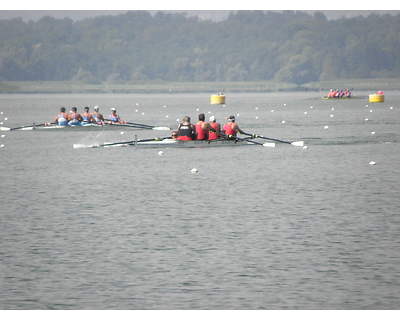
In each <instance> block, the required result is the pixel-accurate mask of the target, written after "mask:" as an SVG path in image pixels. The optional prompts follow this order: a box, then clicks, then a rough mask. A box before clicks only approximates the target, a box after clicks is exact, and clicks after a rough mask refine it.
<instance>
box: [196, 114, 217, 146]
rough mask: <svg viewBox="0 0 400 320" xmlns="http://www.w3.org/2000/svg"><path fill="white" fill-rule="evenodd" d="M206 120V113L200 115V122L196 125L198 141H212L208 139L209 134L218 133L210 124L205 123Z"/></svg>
mask: <svg viewBox="0 0 400 320" xmlns="http://www.w3.org/2000/svg"><path fill="white" fill-rule="evenodd" d="M205 118H206V117H205V115H204V113H200V114H199V122H197V123H196V125H195V127H196V133H197V137H196V140H210V139H209V138H208V136H209V134H210V133H214V134H215V132H216V131H215V130H214V128H213V127H211V126H210V124H209V123H208V122H204V120H205Z"/></svg>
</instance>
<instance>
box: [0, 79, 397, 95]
mask: <svg viewBox="0 0 400 320" xmlns="http://www.w3.org/2000/svg"><path fill="white" fill-rule="evenodd" d="M330 89H344V90H345V89H350V90H351V91H355V90H359V91H361V90H373V91H376V90H396V89H400V79H398V78H395V79H351V80H347V79H346V80H334V81H333V80H332V81H321V82H311V83H307V84H303V85H297V84H293V83H283V82H276V81H256V82H255V81H252V82H161V81H160V82H155V81H152V82H141V83H131V82H129V83H128V82H127V83H108V82H103V83H98V84H90V83H82V82H74V81H0V94H9V93H18V94H29V93H48V94H52V93H53V94H56V93H197V92H198V93H201V92H206V93H207V92H208V93H210V94H214V93H218V92H221V91H222V92H224V93H229V92H280V91H282V92H285V91H314V92H326V91H329V90H330Z"/></svg>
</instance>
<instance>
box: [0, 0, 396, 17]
mask: <svg viewBox="0 0 400 320" xmlns="http://www.w3.org/2000/svg"><path fill="white" fill-rule="evenodd" d="M2 2H6V3H2V4H0V19H11V18H15V17H22V18H23V19H24V20H25V21H28V20H33V21H36V20H38V19H40V18H41V17H43V16H45V15H49V16H52V17H55V18H59V19H62V18H64V17H69V18H71V19H73V20H81V19H84V18H90V17H95V16H99V15H103V14H107V15H110V14H113V15H117V14H120V13H124V12H126V11H127V10H148V11H165V10H172V11H181V12H182V11H186V12H188V16H191V15H199V16H200V17H201V18H202V19H212V20H215V21H220V20H223V19H225V18H226V17H227V16H228V14H229V12H230V11H235V10H302V11H316V10H320V11H324V14H325V15H326V16H327V17H328V19H336V18H340V17H342V16H346V17H351V16H356V15H360V14H366V15H368V14H370V13H372V12H374V10H375V11H376V10H392V11H393V12H392V13H394V14H396V13H397V12H400V11H397V12H396V11H394V10H399V9H400V5H398V4H396V3H397V2H394V1H393V0H390V1H389V0H380V1H379V2H377V1H370V0H364V1H363V2H362V5H360V2H356V3H354V2H350V1H348V0H335V1H320V0H318V1H317V0H303V1H293V0H291V1H288V0H281V1H276V2H273V1H260V0H246V1H241V2H235V3H233V1H227V0H219V1H215V0H213V1H211V0H202V1H196V2H195V4H193V1H186V2H182V1H181V0H169V1H165V0H164V1H162V0H147V1H143V3H140V2H139V3H138V1H132V2H128V3H127V1H126V0H124V1H122V0H113V1H106V2H105V3H104V1H103V3H101V4H100V3H96V4H94V3H93V2H83V1H82V0H80V1H77V0H70V1H64V2H63V3H62V4H59V3H57V4H54V3H50V4H49V2H48V1H43V0H36V1H28V0H22V1H18V2H10V1H2ZM104 10H105V11H104ZM326 10H328V11H326ZM331 10H332V11H331ZM377 12H379V11H377ZM380 13H382V12H380Z"/></svg>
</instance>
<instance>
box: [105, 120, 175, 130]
mask: <svg viewBox="0 0 400 320" xmlns="http://www.w3.org/2000/svg"><path fill="white" fill-rule="evenodd" d="M106 124H108V125H111V126H113V125H114V126H120V127H129V128H138V129H150V130H171V128H170V127H155V126H149V125H146V124H139V123H137V124H136V123H132V122H126V123H114V122H107V123H106Z"/></svg>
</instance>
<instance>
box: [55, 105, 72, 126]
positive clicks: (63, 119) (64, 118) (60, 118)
mask: <svg viewBox="0 0 400 320" xmlns="http://www.w3.org/2000/svg"><path fill="white" fill-rule="evenodd" d="M68 120H69V114H68V113H66V112H65V108H64V107H62V108H61V109H60V114H59V115H57V117H56V118H55V119H54V122H55V123H57V124H58V125H59V126H67V125H68Z"/></svg>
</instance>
